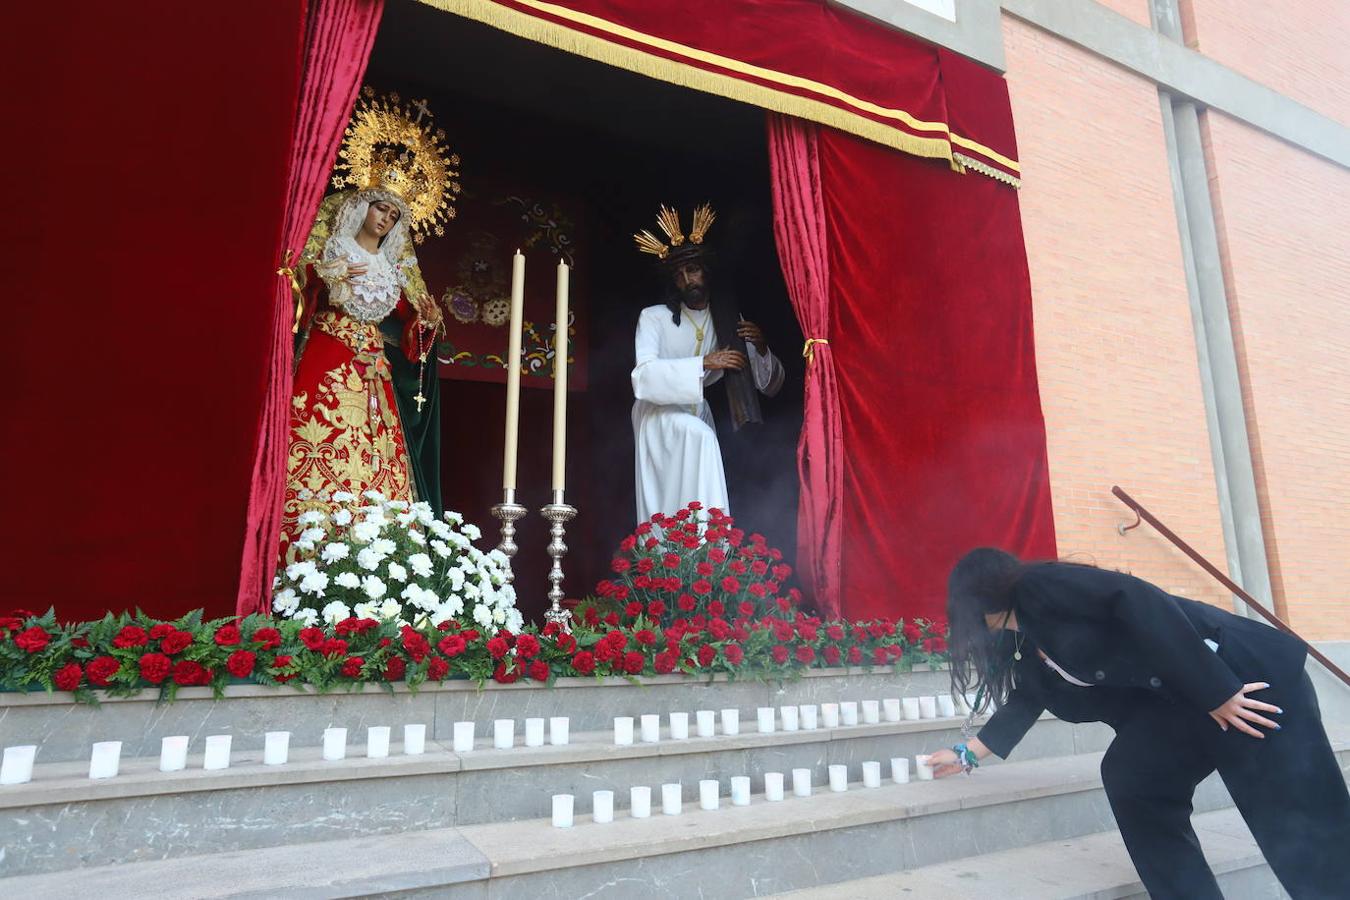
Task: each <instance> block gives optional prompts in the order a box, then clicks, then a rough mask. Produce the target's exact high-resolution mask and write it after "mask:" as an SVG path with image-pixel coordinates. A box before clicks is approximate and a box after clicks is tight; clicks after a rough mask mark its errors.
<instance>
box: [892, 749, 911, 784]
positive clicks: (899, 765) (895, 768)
mask: <svg viewBox="0 0 1350 900" xmlns="http://www.w3.org/2000/svg"><path fill="white" fill-rule="evenodd" d="M891 781H894V782H895V783H896V784H909V757H908V756H892V757H891Z"/></svg>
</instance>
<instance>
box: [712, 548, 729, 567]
mask: <svg viewBox="0 0 1350 900" xmlns="http://www.w3.org/2000/svg"><path fill="white" fill-rule="evenodd" d="M708 559H709V560H711V561H712V562H714V563H719V564H720V563H724V562H726V561H727V552H726V551H725V550H723V549H722V548H721V547H714V548H712V549H711V550H709V551H708Z"/></svg>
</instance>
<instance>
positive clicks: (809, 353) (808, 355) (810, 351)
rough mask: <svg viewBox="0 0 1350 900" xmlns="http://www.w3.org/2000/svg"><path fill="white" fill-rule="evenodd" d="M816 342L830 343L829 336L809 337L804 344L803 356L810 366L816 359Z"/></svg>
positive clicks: (827, 344)
mask: <svg viewBox="0 0 1350 900" xmlns="http://www.w3.org/2000/svg"><path fill="white" fill-rule="evenodd" d="M816 344H824V345H825V346H827V347H828V346H829V345H830V339H829V338H807V339H806V343H805V344H803V345H802V358H804V359H805V360H806V364H807V365H808V366H810V365H811V363H813V362H815V361H816Z"/></svg>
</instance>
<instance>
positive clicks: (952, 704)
mask: <svg viewBox="0 0 1350 900" xmlns="http://www.w3.org/2000/svg"><path fill="white" fill-rule="evenodd" d="M937 705H938V715H939V716H942V717H943V718H944V719H950V718H951V717H952V716H955V715H956V701H954V700H953V699H952V696H951V694H943V695H941V696H940V697H938V698H937Z"/></svg>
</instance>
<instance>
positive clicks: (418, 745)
mask: <svg viewBox="0 0 1350 900" xmlns="http://www.w3.org/2000/svg"><path fill="white" fill-rule="evenodd" d="M426 752H427V726H426V725H425V724H424V723H418V724H416V725H404V726H403V753H404V754H405V755H407V756H420V755H421V754H423V753H426Z"/></svg>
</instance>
